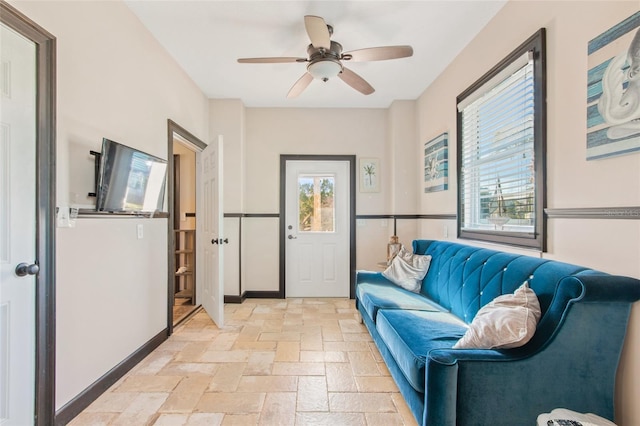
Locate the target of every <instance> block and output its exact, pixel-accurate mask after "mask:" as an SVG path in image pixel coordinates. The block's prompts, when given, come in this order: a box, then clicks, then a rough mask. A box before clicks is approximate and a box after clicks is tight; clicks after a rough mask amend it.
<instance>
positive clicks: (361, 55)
mask: <svg viewBox="0 0 640 426" xmlns="http://www.w3.org/2000/svg"><path fill="white" fill-rule="evenodd" d="M412 55H413V48H412V47H411V46H381V47H369V48H366V49H358V50H352V51H350V52H344V53H343V54H342V59H344V60H347V61H353V62H365V61H384V60H387V59H399V58H406V57H409V56H412Z"/></svg>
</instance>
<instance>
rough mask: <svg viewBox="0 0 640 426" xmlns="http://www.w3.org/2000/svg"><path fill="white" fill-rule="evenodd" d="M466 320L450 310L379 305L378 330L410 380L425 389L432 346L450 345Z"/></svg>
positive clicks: (418, 389)
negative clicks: (384, 307)
mask: <svg viewBox="0 0 640 426" xmlns="http://www.w3.org/2000/svg"><path fill="white" fill-rule="evenodd" d="M466 328H467V327H466V324H465V323H464V322H463V321H461V320H460V319H459V318H458V317H456V316H455V315H453V314H450V313H447V312H428V311H412V310H395V309H380V310H379V311H378V320H377V322H376V330H377V331H378V333H379V334H380V337H381V338H382V340H383V341H384V343H385V344H386V346H387V349H388V350H389V352H390V353H391V355H392V356H393V358H394V359H395V361H396V363H397V364H398V367H399V368H400V370H401V371H402V374H403V375H404V376H405V378H406V379H407V381H408V382H409V383H410V384H411V386H412V387H413V388H414V389H415V390H416V391H418V392H420V393H424V391H425V386H424V381H425V363H426V359H427V355H428V354H429V352H430V351H431V350H432V349H442V348H451V347H452V346H453V345H454V343H456V341H458V339H460V337H462V335H463V334H464V333H465V331H466Z"/></svg>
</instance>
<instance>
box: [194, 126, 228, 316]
mask: <svg viewBox="0 0 640 426" xmlns="http://www.w3.org/2000/svg"><path fill="white" fill-rule="evenodd" d="M197 161H198V177H199V178H198V179H197V180H196V181H197V186H198V196H197V197H196V211H197V218H198V220H197V221H196V227H197V231H196V235H197V254H196V256H197V257H196V259H197V260H196V264H197V265H198V268H197V269H196V273H197V275H198V277H197V279H196V283H197V286H198V287H199V288H198V290H197V292H196V294H197V295H199V299H200V303H202V307H203V308H204V310H205V311H206V312H207V314H209V316H210V317H211V319H212V320H213V321H214V322H215V323H216V325H217V326H218V327H222V326H223V325H224V291H223V288H224V282H223V277H224V269H223V239H224V238H223V232H222V224H223V220H222V212H223V210H222V136H218V139H217V140H216V141H214V142H212V143H211V144H209V146H207V147H206V148H205V149H204V150H203V151H202V152H201V153H200V154H199V155H198V159H197Z"/></svg>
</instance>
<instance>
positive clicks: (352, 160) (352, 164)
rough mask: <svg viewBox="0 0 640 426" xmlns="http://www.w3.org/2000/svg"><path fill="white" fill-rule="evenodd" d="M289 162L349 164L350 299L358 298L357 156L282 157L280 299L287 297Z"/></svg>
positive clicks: (285, 155) (284, 155)
mask: <svg viewBox="0 0 640 426" xmlns="http://www.w3.org/2000/svg"><path fill="white" fill-rule="evenodd" d="M287 161H310V162H313V161H347V162H349V219H348V220H349V297H350V298H351V299H353V298H355V297H356V156H355V155H288V154H282V155H280V268H279V269H280V271H279V272H280V274H279V275H280V285H279V288H278V295H277V297H279V298H280V299H284V298H285V297H286V294H285V279H286V276H285V275H286V254H285V253H286V250H285V244H286V240H285V234H286V233H287V232H286V231H287V229H286V217H285V216H286V215H285V213H286V208H287V199H286V192H287V179H286V178H287Z"/></svg>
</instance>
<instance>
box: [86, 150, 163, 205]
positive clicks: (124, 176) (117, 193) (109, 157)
mask: <svg viewBox="0 0 640 426" xmlns="http://www.w3.org/2000/svg"><path fill="white" fill-rule="evenodd" d="M166 175H167V161H166V160H163V159H162V158H158V157H155V156H153V155H150V154H147V153H146V152H142V151H139V150H137V149H134V148H131V147H129V146H126V145H122V144H120V143H118V142H114V141H112V140H109V139H107V138H104V139H102V153H101V156H100V167H99V172H98V185H97V192H96V196H97V199H96V210H97V211H104V212H132V213H136V212H144V213H148V212H156V211H162V208H163V205H164V192H165V181H166Z"/></svg>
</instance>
